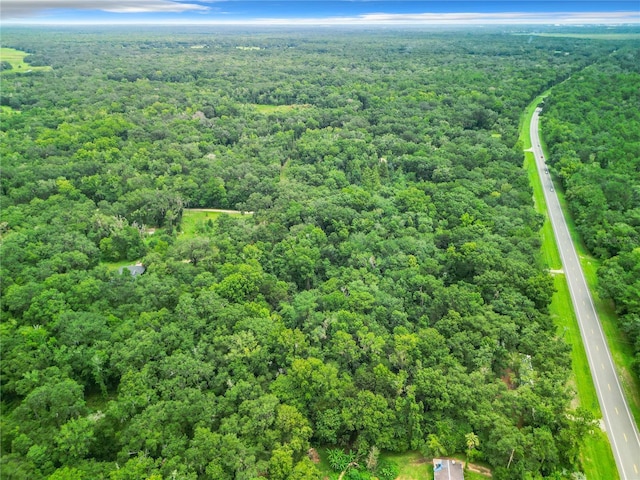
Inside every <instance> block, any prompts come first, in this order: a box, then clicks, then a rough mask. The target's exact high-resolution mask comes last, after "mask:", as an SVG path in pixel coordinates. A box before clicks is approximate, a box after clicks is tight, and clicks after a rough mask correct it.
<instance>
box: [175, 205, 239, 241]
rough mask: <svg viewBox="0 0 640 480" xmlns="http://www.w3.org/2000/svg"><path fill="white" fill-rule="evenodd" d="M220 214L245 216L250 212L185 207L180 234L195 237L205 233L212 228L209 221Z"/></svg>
mask: <svg viewBox="0 0 640 480" xmlns="http://www.w3.org/2000/svg"><path fill="white" fill-rule="evenodd" d="M220 215H230V216H232V217H244V216H247V215H249V214H248V213H241V212H238V211H235V210H226V211H223V210H219V211H213V209H200V208H193V209H191V208H185V209H184V210H183V212H182V224H181V225H182V230H181V232H180V234H181V235H182V236H185V237H194V236H196V235H199V234H202V233H205V232H206V231H207V229H210V228H211V227H212V226H211V225H209V221H211V222H213V221H215V219H216V218H218V217H219V216H220Z"/></svg>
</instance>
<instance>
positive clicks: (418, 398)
mask: <svg viewBox="0 0 640 480" xmlns="http://www.w3.org/2000/svg"><path fill="white" fill-rule="evenodd" d="M2 41H3V46H4V47H12V48H16V49H19V50H22V51H25V52H28V53H29V54H30V56H29V57H27V58H26V59H25V61H27V62H29V61H33V62H34V64H37V65H50V66H52V67H53V68H52V70H51V71H47V72H44V71H42V72H35V71H34V72H31V73H25V74H22V73H18V72H16V71H14V70H12V69H7V70H6V71H4V72H3V73H2V89H1V92H0V104H1V108H2V123H1V134H0V155H1V158H2V178H1V182H2V183H1V197H0V198H1V202H2V204H1V208H2V210H1V219H0V220H1V222H2V223H1V224H0V227H1V234H2V243H1V247H0V248H1V252H0V253H1V259H2V262H1V267H0V268H1V277H2V324H1V327H0V333H1V341H2V365H1V367H2V371H1V373H2V377H1V388H2V404H1V405H2V428H1V443H0V445H1V452H2V459H1V461H0V462H1V469H2V470H1V472H2V478H4V479H24V478H29V479H40V478H51V479H58V480H60V479H100V478H109V479H111V480H125V479H132V480H134V479H135V480H138V479H160V478H172V479H173V478H180V479H190V480H196V479H233V478H236V479H252V478H259V477H265V478H269V479H274V480H280V479H282V480H284V479H291V480H294V479H319V478H322V475H321V473H320V470H319V467H318V465H316V464H315V463H313V462H312V461H311V460H310V459H309V458H308V456H307V451H308V449H309V448H310V447H329V448H331V449H332V450H331V452H332V456H331V457H332V458H331V462H332V465H333V466H334V467H336V468H338V469H340V468H341V467H342V466H343V465H344V462H345V461H347V462H349V461H351V459H357V462H358V465H359V467H358V468H352V469H351V470H349V473H348V475H347V476H346V477H345V478H351V479H357V478H360V479H364V478H370V477H371V475H373V474H375V475H376V476H378V477H379V478H393V477H394V476H395V475H394V468H393V465H392V464H388V463H385V462H384V461H380V462H377V461H375V460H376V455H377V453H376V452H378V451H394V452H402V451H407V450H410V449H411V450H420V451H421V452H422V453H423V454H424V455H427V456H434V455H448V454H453V453H455V452H466V451H468V452H469V455H470V456H471V457H472V458H476V459H478V460H482V461H484V462H487V463H488V464H489V465H491V466H492V467H493V475H494V478H496V479H498V480H500V479H511V478H513V479H521V478H541V477H551V478H565V477H567V478H568V476H569V475H570V474H571V472H575V471H579V470H580V468H581V467H580V463H579V458H578V452H579V442H580V439H581V438H582V437H583V436H585V435H587V434H588V431H589V430H590V429H591V428H592V425H591V419H590V418H589V415H588V414H587V413H585V412H584V411H583V410H581V409H574V408H573V407H572V406H571V401H572V399H573V395H574V394H573V391H572V389H571V387H570V386H569V385H568V384H567V383H568V382H567V379H568V376H569V373H570V357H569V347H568V346H567V345H566V344H565V343H564V341H563V340H562V338H559V336H558V335H557V334H556V331H555V327H554V325H553V322H552V321H551V319H550V317H549V315H548V312H547V308H548V305H549V302H550V299H551V296H552V294H553V282H552V279H551V277H550V276H549V274H548V273H547V272H546V270H545V268H544V265H542V264H541V262H540V259H539V246H540V241H539V236H538V230H539V229H540V226H541V224H542V220H543V219H542V217H541V216H540V215H537V214H536V213H535V212H534V210H533V206H532V192H531V189H530V186H529V185H528V182H527V176H526V172H525V171H524V170H523V169H522V168H521V165H522V159H523V156H522V149H521V146H520V145H519V144H518V143H517V137H518V132H517V129H518V120H519V117H520V115H521V113H522V111H523V109H524V107H525V106H526V105H527V104H528V103H529V102H530V101H531V100H532V99H533V98H534V97H535V96H536V95H537V94H539V93H540V92H542V91H543V90H545V89H546V88H548V87H549V86H551V85H554V84H557V83H559V82H560V81H562V80H564V79H566V78H568V77H569V76H570V75H571V74H572V73H574V72H576V71H579V70H581V69H583V68H584V67H585V66H587V65H589V64H592V63H594V62H601V61H602V59H603V58H605V57H606V56H607V55H608V54H610V53H611V51H612V50H613V49H614V48H619V55H618V57H616V58H620V59H624V58H627V57H626V56H625V55H628V54H629V53H628V52H626V53H625V49H624V48H623V47H621V46H618V45H617V44H616V43H615V42H592V41H589V40H584V39H572V38H542V37H536V38H533V37H528V36H518V35H511V34H508V33H502V32H498V31H496V32H494V33H491V32H489V33H481V32H478V31H476V32H469V31H457V32H437V33H435V32H421V31H417V30H416V31H410V30H407V31H399V32H393V31H386V30H378V31H375V32H367V31H364V30H363V31H339V30H335V31H334V30H318V31H307V32H301V31H277V30H271V31H265V32H262V33H249V32H242V31H232V30H228V31H227V30H206V29H204V28H203V29H201V30H194V29H191V30H189V31H174V30H168V29H166V30H163V29H149V30H148V31H145V30H144V29H142V30H137V31H136V32H133V31H130V30H129V31H127V30H123V29H116V28H113V29H109V30H104V31H95V30H90V29H75V30H69V31H64V30H56V29H41V30H29V29H17V28H15V29H8V28H7V29H3V39H2ZM621 45H624V42H621ZM631 63H633V62H632V61H631V60H630V61H629V64H631ZM636 64H637V62H636ZM620 68H622V67H620ZM625 68H628V67H625ZM596 74H597V73H594V75H596ZM581 75H584V76H585V78H588V77H587V75H589V74H588V73H584V74H581ZM618 75H620V76H622V75H632V74H631V73H625V72H624V70H621V71H620V73H618ZM636 75H637V74H636ZM629 78H632V77H629ZM633 81H634V80H629V82H628V83H627V85H630V84H631V83H633ZM635 82H637V77H636V80H635ZM567 85H569V84H568V83H567ZM610 85H611V88H613V87H614V86H615V87H616V88H617V87H618V83H617V82H616V81H613V80H612V81H611V82H610ZM611 88H610V89H611ZM610 89H609V90H610ZM624 92H626V93H623V89H621V90H620V95H621V97H623V98H625V101H627V102H628V104H632V103H633V102H634V100H633V98H636V99H637V90H636V91H635V92H633V91H631V90H630V89H627V90H624ZM634 95H635V97H633V96H634ZM633 115H637V112H635V113H633ZM547 124H548V122H547ZM627 133H628V134H629V135H632V134H633V135H637V131H636V133H632V132H630V131H628V132H627ZM636 147H637V144H636ZM626 148H627V147H625V146H621V147H620V149H621V151H622V152H625V153H628V154H629V155H632V152H630V151H628V150H626ZM587 158H589V156H588V155H587ZM607 158H609V165H613V164H615V163H616V162H615V161H612V158H613V157H612V156H611V155H610V156H609V157H607ZM636 159H637V158H636ZM596 163H597V162H596ZM600 163H602V160H601V161H600ZM625 168H630V167H625ZM636 170H637V168H636ZM585 172H586V171H585ZM616 174H619V175H621V176H622V175H623V173H622V172H616ZM635 174H636V175H637V171H636V172H635ZM585 175H586V173H585ZM636 179H637V176H636ZM623 180H624V179H623ZM623 180H621V182H622V181H623ZM624 181H629V182H630V181H631V180H624ZM637 185H638V184H637V182H636V183H635V187H634V188H636V189H637ZM610 187H611V189H612V190H611V191H614V189H615V191H618V190H620V189H621V191H622V192H623V193H625V194H629V195H631V196H630V197H629V195H627V196H625V197H621V198H619V199H618V200H619V201H620V202H625V200H624V198H628V201H627V203H624V204H621V208H625V209H627V208H629V209H630V208H632V207H631V206H630V205H635V207H633V208H636V216H637V195H636V197H633V195H632V194H631V192H633V188H631V187H629V188H627V189H625V188H624V186H623V187H620V188H619V186H618V184H615V185H613V184H612V185H610ZM607 188H608V187H607ZM607 191H608V190H607ZM635 193H636V194H637V193H638V192H637V191H636V192H635ZM616 195H617V194H616ZM614 197H615V196H614ZM634 198H635V200H633V199H634ZM633 201H635V202H636V203H635V204H633ZM189 207H209V208H231V209H237V210H241V211H245V212H254V213H253V214H245V215H242V216H230V215H224V214H223V215H219V216H216V217H215V218H210V219H208V220H202V221H200V222H198V223H197V224H196V225H195V228H194V230H193V231H187V230H186V228H185V227H184V225H183V218H184V216H185V208H189ZM625 211H626V210H625ZM621 214H622V215H626V216H629V215H628V214H625V213H621ZM628 222H631V223H628ZM616 225H617V223H616ZM634 227H635V228H636V230H635V231H636V232H637V228H638V222H636V223H633V222H632V221H630V220H628V221H627V223H625V228H627V229H632V228H634ZM636 234H637V233H636ZM616 235H617V234H613V237H612V238H614V239H617V238H619V237H620V235H617V236H616ZM606 245H609V243H606ZM616 245H618V244H616ZM624 245H626V244H624ZM624 245H623V244H620V245H619V248H618V249H617V250H612V251H611V256H612V257H613V258H617V259H618V260H612V261H611V262H618V263H615V264H614V263H611V264H610V265H609V267H608V268H610V269H613V268H622V269H623V268H625V265H626V264H625V263H624V262H625V258H626V257H624V255H627V256H629V258H631V259H632V258H633V255H636V257H637V253H638V252H637V250H636V251H635V252H633V251H631V250H625V249H624V248H626V247H625V246H624ZM615 255H617V257H614V256H615ZM125 261H130V262H131V263H133V262H135V261H141V262H142V263H143V264H144V265H145V266H146V269H147V270H146V273H145V274H144V275H141V276H135V277H134V276H131V275H129V274H128V273H127V272H126V271H125V273H119V272H118V269H117V266H118V265H123V264H124V263H123V262H125ZM636 265H637V262H636ZM636 269H637V266H636ZM630 272H631V270H630ZM636 273H637V272H636ZM470 438H471V439H474V442H473V448H472V447H470V446H469V439H470ZM475 440H477V442H476V441H475Z"/></svg>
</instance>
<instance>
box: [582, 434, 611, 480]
mask: <svg viewBox="0 0 640 480" xmlns="http://www.w3.org/2000/svg"><path fill="white" fill-rule="evenodd" d="M607 450H608V451H609V452H610V451H611V446H610V445H609V439H608V438H607V434H606V433H604V432H603V431H602V430H597V431H596V432H595V433H594V434H593V435H589V441H585V442H583V445H582V448H581V455H580V460H581V461H582V468H583V469H584V471H585V474H586V475H587V478H588V479H592V478H593V479H597V478H602V479H604V478H606V479H611V480H616V479H618V478H620V477H619V476H618V469H617V467H616V462H615V460H614V459H613V453H609V454H608V455H602V452H606V451H607Z"/></svg>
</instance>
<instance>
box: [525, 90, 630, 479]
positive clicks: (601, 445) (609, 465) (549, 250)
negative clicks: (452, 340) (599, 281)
mask: <svg viewBox="0 0 640 480" xmlns="http://www.w3.org/2000/svg"><path fill="white" fill-rule="evenodd" d="M546 94H547V92H545V93H544V94H542V95H540V96H539V97H537V98H536V99H535V100H534V101H533V102H532V103H531V104H530V105H529V107H528V108H527V110H526V111H525V113H524V114H523V116H522V118H521V128H520V140H521V142H522V144H523V146H524V149H525V150H526V149H529V148H531V139H530V136H529V126H530V124H531V117H532V115H533V112H534V111H535V109H536V107H537V105H538V104H539V103H540V102H541V101H542V100H543V99H544V97H545V96H546ZM541 145H542V147H543V149H544V150H545V155H546V145H544V144H542V143H541ZM524 168H526V170H527V173H528V176H529V181H530V182H531V186H532V188H533V196H534V203H535V208H536V211H537V212H538V213H541V214H543V215H544V216H545V222H544V226H543V227H542V230H541V232H540V241H541V243H542V246H541V252H540V257H541V258H540V261H541V262H543V264H546V266H547V267H548V268H549V269H551V270H557V269H560V268H561V265H562V262H561V260H560V254H559V252H558V248H557V246H556V242H555V238H554V236H553V229H552V227H551V222H550V221H549V219H548V214H547V204H546V202H545V199H544V192H543V187H542V183H541V182H540V178H539V176H538V171H537V169H536V165H535V158H534V156H533V154H532V153H531V152H525V162H524ZM565 216H567V213H566V210H565ZM569 220H570V219H569V217H568V216H567V221H569ZM574 242H575V237H574ZM579 252H580V250H579ZM580 253H582V252H580ZM554 284H555V287H556V293H555V294H554V296H553V299H552V302H551V305H550V306H549V313H550V315H551V317H552V319H553V320H554V322H555V324H556V326H557V328H558V334H559V335H560V336H562V337H563V338H564V340H565V341H566V342H567V343H568V344H569V345H571V364H572V369H573V375H572V382H573V383H574V384H575V388H576V391H577V392H576V393H577V397H578V401H579V402H580V405H581V406H582V407H584V408H587V409H588V410H590V411H591V412H592V413H593V414H594V415H595V416H596V418H601V417H602V414H601V412H600V405H599V404H598V397H597V395H596V392H595V388H594V386H593V379H592V378H591V371H590V369H589V364H588V361H587V356H586V353H585V350H584V345H583V343H582V337H581V334H580V328H579V326H578V323H577V321H576V318H575V314H574V311H573V305H572V303H571V297H570V295H569V288H568V286H567V282H566V279H565V277H564V274H556V275H555V279H554ZM589 286H590V289H591V290H592V292H593V291H594V290H593V286H592V285H591V284H589ZM599 313H600V312H599ZM614 358H615V355H614ZM580 459H581V461H582V467H583V469H584V472H585V474H586V476H587V478H610V479H612V480H613V479H616V478H619V477H618V471H617V468H616V465H615V461H614V458H613V452H612V450H611V445H610V444H609V441H608V438H607V436H606V434H604V432H601V431H596V432H595V434H593V435H589V436H587V437H585V438H584V439H583V441H582V445H581V448H580Z"/></svg>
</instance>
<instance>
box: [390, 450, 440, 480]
mask: <svg viewBox="0 0 640 480" xmlns="http://www.w3.org/2000/svg"><path fill="white" fill-rule="evenodd" d="M380 458H381V459H383V460H391V461H392V462H395V463H396V464H397V465H398V468H399V473H398V477H397V480H424V479H425V478H433V465H432V464H431V462H430V461H428V460H427V459H426V458H424V457H423V456H422V454H421V453H420V452H406V453H382V454H381V455H380Z"/></svg>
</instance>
